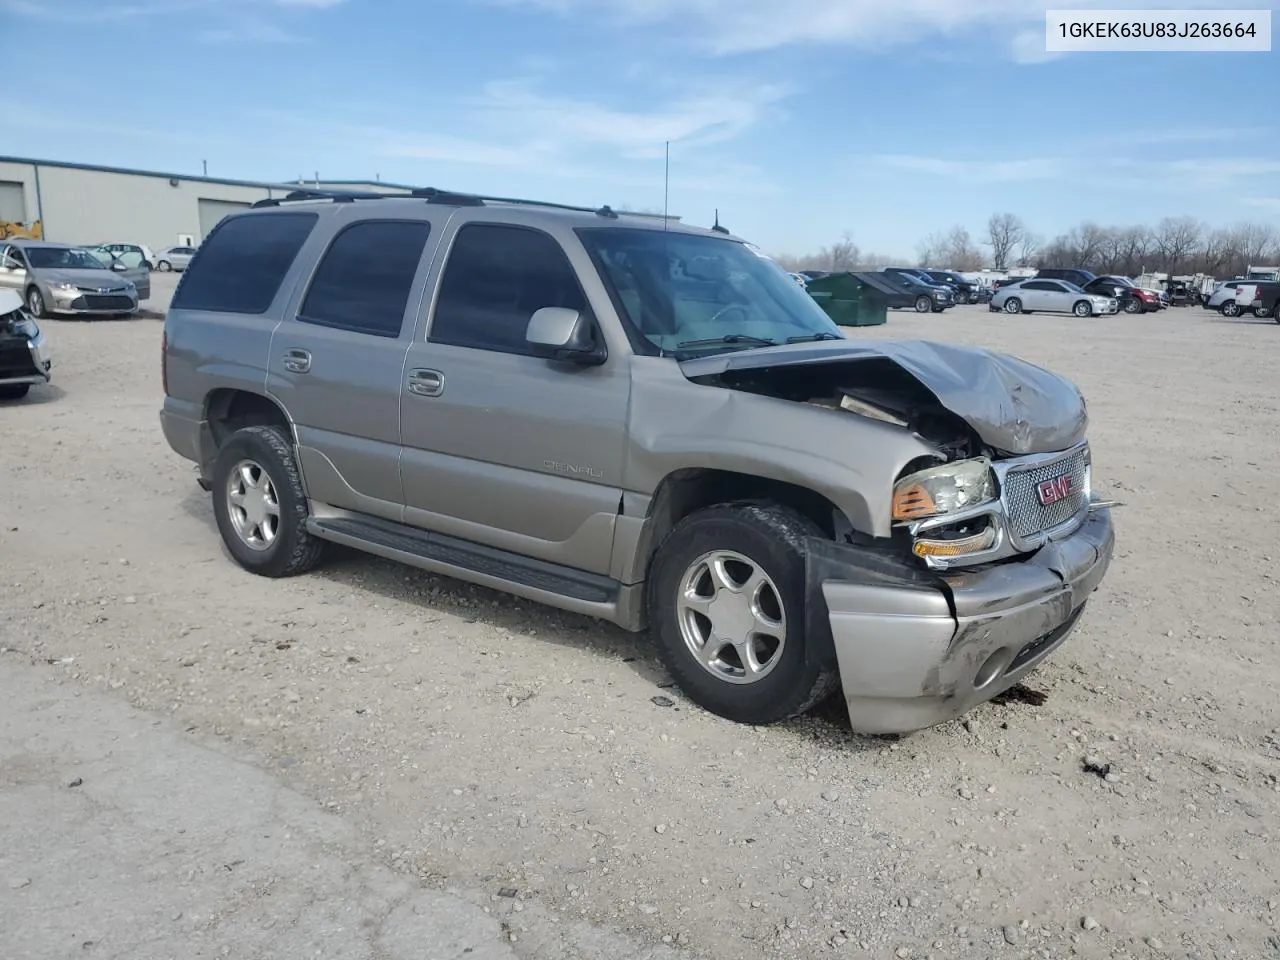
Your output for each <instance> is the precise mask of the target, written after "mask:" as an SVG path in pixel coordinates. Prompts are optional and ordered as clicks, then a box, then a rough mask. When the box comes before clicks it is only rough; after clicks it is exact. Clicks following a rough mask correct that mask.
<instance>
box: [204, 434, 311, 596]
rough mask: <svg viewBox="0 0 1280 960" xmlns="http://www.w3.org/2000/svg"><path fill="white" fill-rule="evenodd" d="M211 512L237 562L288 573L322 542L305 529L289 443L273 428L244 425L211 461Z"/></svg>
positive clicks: (298, 569) (262, 572)
mask: <svg viewBox="0 0 1280 960" xmlns="http://www.w3.org/2000/svg"><path fill="white" fill-rule="evenodd" d="M211 486H212V489H213V515H214V518H215V519H216V520H217V523H218V532H219V533H221V534H222V540H223V542H224V543H225V544H226V545H227V550H228V551H229V552H230V553H231V556H232V557H234V558H235V561H236V563H238V564H240V566H242V567H244V568H245V569H246V570H248V571H249V572H250V573H256V574H258V575H259V576H263V577H291V576H296V575H297V574H300V573H305V572H306V571H308V570H310V569H311V568H312V567H314V566H315V565H316V563H318V562H319V560H320V556H321V554H322V553H323V550H324V545H325V544H324V541H323V540H320V539H317V538H316V537H313V536H312V535H311V534H310V533H308V532H307V528H306V522H307V498H306V494H305V493H304V492H303V488H302V474H301V472H300V471H299V470H298V464H297V460H296V459H295V458H294V454H293V444H292V443H291V442H290V440H289V437H288V436H287V435H286V434H285V432H284V430H282V429H281V428H280V427H275V426H252V427H243V428H241V429H239V430H237V431H236V432H235V433H233V434H232V435H231V437H230V438H229V439H228V440H227V442H226V443H224V444H223V445H222V447H221V448H220V449H219V450H218V455H217V457H216V458H215V459H214V461H213V477H212V483H211Z"/></svg>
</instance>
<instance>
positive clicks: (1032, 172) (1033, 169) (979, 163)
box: [865, 153, 1066, 183]
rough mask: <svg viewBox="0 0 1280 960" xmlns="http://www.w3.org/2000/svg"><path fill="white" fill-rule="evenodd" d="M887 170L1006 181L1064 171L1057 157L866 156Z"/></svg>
mask: <svg viewBox="0 0 1280 960" xmlns="http://www.w3.org/2000/svg"><path fill="white" fill-rule="evenodd" d="M865 159H868V160H870V161H871V162H872V163H874V164H876V165H878V166H881V167H885V168H887V169H890V170H899V171H903V172H906V173H919V174H928V175H931V176H936V177H944V178H946V179H950V180H962V181H965V182H967V183H1005V182H1009V181H1015V180H1052V179H1055V178H1057V177H1061V176H1062V175H1063V173H1064V172H1065V168H1066V162H1065V161H1064V160H1063V159H1061V158H1058V157H1032V158H1029V159H1025V160H951V159H947V158H943V157H922V156H916V155H913V154H903V153H882V154H875V155H873V156H871V157H868V158H865Z"/></svg>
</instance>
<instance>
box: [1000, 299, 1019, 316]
mask: <svg viewBox="0 0 1280 960" xmlns="http://www.w3.org/2000/svg"><path fill="white" fill-rule="evenodd" d="M1004 312H1005V313H1021V312H1022V301H1021V300H1019V299H1018V298H1017V297H1010V298H1009V299H1008V300H1006V301H1005V302H1004Z"/></svg>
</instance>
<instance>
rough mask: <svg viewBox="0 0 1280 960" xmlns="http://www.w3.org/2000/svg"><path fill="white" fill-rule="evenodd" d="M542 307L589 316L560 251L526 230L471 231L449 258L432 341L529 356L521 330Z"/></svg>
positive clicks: (479, 227)
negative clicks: (557, 308)
mask: <svg viewBox="0 0 1280 960" xmlns="http://www.w3.org/2000/svg"><path fill="white" fill-rule="evenodd" d="M542 307H568V308H569V309H571V310H579V311H585V310H586V308H587V302H586V296H585V295H584V294H583V292H582V287H581V286H579V285H578V278H577V275H576V274H574V272H573V267H572V266H570V264H569V258H568V257H566V256H565V253H564V250H563V249H562V248H561V247H560V244H559V243H557V242H556V241H555V240H553V239H552V238H551V237H550V236H548V235H547V234H545V233H542V232H541V231H539V230H532V229H529V228H527V227H514V226H503V225H494V224H479V223H472V224H468V225H467V226H465V227H463V228H462V229H461V230H460V231H458V237H457V239H456V240H455V241H454V244H453V250H452V251H451V252H450V254H449V262H448V264H447V265H446V266H445V269H444V277H443V278H442V279H441V282H440V296H439V298H438V300H437V302H436V313H435V318H434V319H433V320H432V321H431V335H430V337H429V339H430V340H431V341H432V342H433V343H448V344H453V345H454V346H459V347H475V348H477V349H480V350H499V351H502V352H503V353H529V352H530V351H529V346H528V343H527V342H526V341H525V338H524V335H525V328H526V327H527V326H528V325H529V318H530V317H531V316H533V314H534V311H536V310H539V309H541V308H542Z"/></svg>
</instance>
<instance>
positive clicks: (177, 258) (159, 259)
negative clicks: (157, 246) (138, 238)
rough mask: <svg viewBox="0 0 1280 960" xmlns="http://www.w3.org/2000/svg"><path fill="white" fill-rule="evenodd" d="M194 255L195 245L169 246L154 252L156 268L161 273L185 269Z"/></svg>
mask: <svg viewBox="0 0 1280 960" xmlns="http://www.w3.org/2000/svg"><path fill="white" fill-rule="evenodd" d="M195 255H196V248H195V247H169V248H168V249H167V250H161V251H160V252H159V253H158V254H156V269H157V270H159V271H160V272H161V273H167V272H169V271H170V270H185V269H187V265H188V264H189V263H191V258H192V257H194V256H195Z"/></svg>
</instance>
